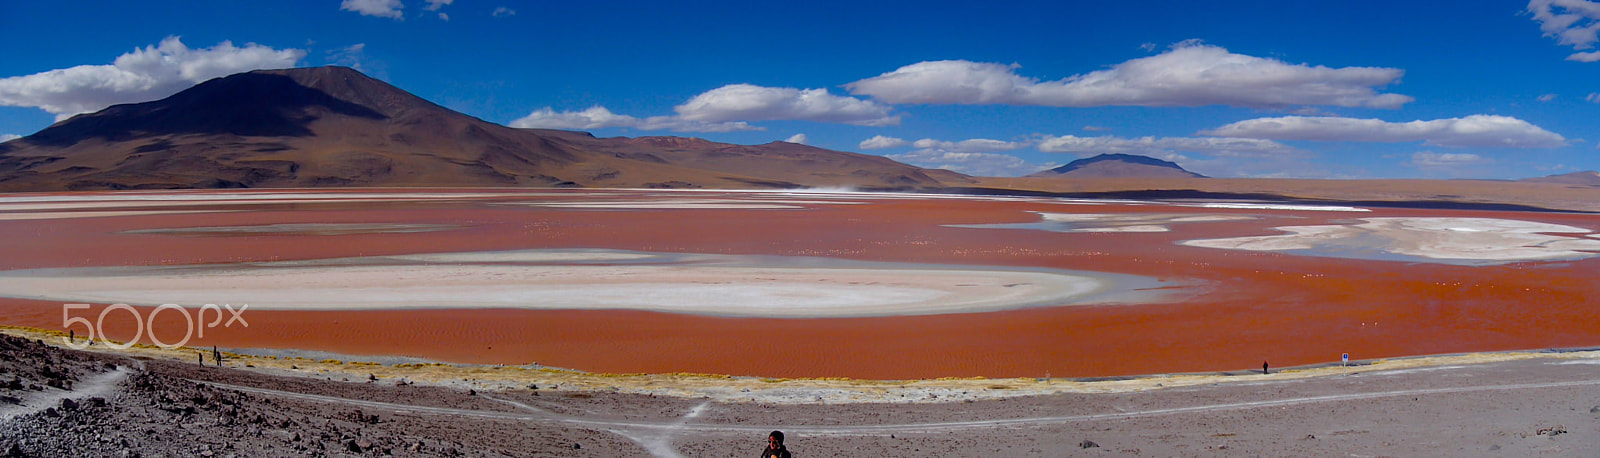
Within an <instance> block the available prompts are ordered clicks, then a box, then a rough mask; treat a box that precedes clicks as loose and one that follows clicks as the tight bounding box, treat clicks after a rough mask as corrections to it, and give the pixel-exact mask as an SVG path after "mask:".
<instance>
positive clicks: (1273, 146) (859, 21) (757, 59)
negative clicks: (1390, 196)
mask: <svg viewBox="0 0 1600 458" xmlns="http://www.w3.org/2000/svg"><path fill="white" fill-rule="evenodd" d="M570 3H576V2H563V3H561V4H556V3H545V2H538V3H535V2H518V1H506V0H497V1H490V2H483V1H478V0H451V1H449V2H444V1H440V0H432V1H429V0H329V1H319V2H311V1H296V2H242V1H241V2H180V1H170V2H78V1H71V0H58V1H48V2H4V3H0V49H5V50H6V58H5V59H0V136H5V135H28V134H31V133H33V132H36V131H38V130H40V129H43V128H45V127H47V126H48V125H50V123H52V122H54V121H55V120H57V119H58V117H60V118H61V119H64V118H65V117H68V116H71V115H72V114H75V113H77V112H82V111H92V110H96V109H99V108H103V107H104V106H107V105H110V104H113V103H126V102H137V101H146V100H154V99H158V98H161V97H164V96H166V95H170V94H171V93H173V92H176V91H178V90H182V89H183V88H185V87H187V86H190V85H193V84H195V83H196V82H199V81H204V80H205V79H207V78H211V77H216V76H221V75H225V74H228V73H233V72H237V71H246V70H250V69H254V68H276V67H286V66H301V67H305V66H319V65H346V66H352V67H355V68H357V69H359V70H362V71H364V72H366V73H367V74H369V75H372V76H374V77H377V78H380V79H383V80H385V81H388V82H390V83H392V84H394V85H396V86H399V87H400V88H402V89H405V90H407V91H410V92H412V93H415V94H417V95H419V96H421V97H423V98H426V99H429V100H432V101H434V102H436V103H439V104H441V105H444V106H446V107H449V108H452V109H455V110H458V111H462V112H464V113H467V114H470V115H473V116H477V117H479V118H482V119H484V120H487V121H491V122H496V123H501V124H506V125H512V126H517V127H553V128H572V129H578V130H588V131H591V132H594V133H595V134H596V135H600V136H617V135H624V136H642V135H681V136H696V137H704V138H708V139H711V140H716V141H724V142H731V143H743V144H753V143H765V142H769V141H778V140H793V141H803V142H805V143H807V144H811V145H814V146H819V147H824V148H830V149H837V150H843V151H856V152H863V153H868V154H881V155H886V156H889V157H892V158H896V159H898V160H901V161H903V162H908V163H913V164H916V165H921V166H927V167H945V168H951V169H953V170H957V171H961V172H966V173H972V174H980V175H1020V174H1026V173H1031V172H1033V171H1037V170H1041V169H1044V168H1046V167H1049V166H1052V165H1060V164H1064V163H1066V162H1070V161H1072V160H1073V159H1077V158H1079V157H1085V156H1088V155H1093V154H1095V153H1099V152H1124V153H1134V154H1146V155H1150V156H1154V157H1159V158H1163V159H1169V160H1175V161H1177V162H1178V163H1179V164H1181V165H1183V166H1185V167H1186V168H1189V169H1191V170H1195V171H1198V172H1201V173H1205V174H1207V175H1211V176H1221V177H1313V178H1407V177H1424V178H1523V177H1531V176H1542V175H1548V174H1554V173H1566V172H1572V171H1578V170H1592V169H1600V158H1597V155H1596V154H1597V153H1600V150H1597V149H1596V145H1597V140H1600V132H1597V131H1596V129H1597V127H1600V126H1597V123H1596V122H1595V120H1597V119H1600V117H1597V116H1596V114H1597V113H1600V78H1597V76H1600V53H1596V52H1595V50H1596V45H1597V44H1600V40H1597V39H1596V30H1597V29H1600V3H1592V2H1587V1H1579V0H1536V1H1534V2H1531V3H1521V2H1503V3H1494V2H1473V3H1470V4H1467V5H1468V6H1460V5H1457V6H1453V7H1440V6H1439V5H1438V4H1434V3H1430V2H1362V1H1351V2H1319V3H1313V2H1283V1H1271V2H1247V1H1237V2H1139V1H1123V2H1040V3H1019V4H1008V5H978V4H976V3H971V2H954V3H948V4H939V3H931V2H900V3H871V4H862V3H859V2H837V3H826V2H805V3H793V4H780V3H774V2H636V3H611V4H605V5H578V4H570Z"/></svg>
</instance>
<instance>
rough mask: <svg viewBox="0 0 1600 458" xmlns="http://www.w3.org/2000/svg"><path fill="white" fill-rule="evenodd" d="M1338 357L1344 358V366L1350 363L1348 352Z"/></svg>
mask: <svg viewBox="0 0 1600 458" xmlns="http://www.w3.org/2000/svg"><path fill="white" fill-rule="evenodd" d="M1339 359H1341V360H1344V365H1346V366H1349V365H1350V354H1349V353H1345V354H1344V355H1342V356H1340V357H1339Z"/></svg>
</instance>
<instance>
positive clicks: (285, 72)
mask: <svg viewBox="0 0 1600 458" xmlns="http://www.w3.org/2000/svg"><path fill="white" fill-rule="evenodd" d="M243 75H273V76H282V77H287V78H289V79H290V80H292V81H294V82H295V83H297V84H299V85H301V86H304V87H306V88H310V89H315V90H318V91H322V92H323V93H324V94H327V95H329V96H331V97H333V98H335V99H338V100H341V101H345V102H349V103H353V104H356V105H360V106H363V107H367V108H370V109H372V110H374V111H377V112H379V113H382V114H383V115H384V116H389V117H399V116H401V115H403V114H405V113H406V112H408V111H411V110H416V109H440V110H443V109H445V108H444V107H440V106H438V105H436V104H434V103H433V102H429V101H427V100H423V99H422V98H421V97H417V96H415V95H412V94H411V93H410V92H406V91H405V90H403V89H400V88H397V87H394V86H393V85H391V84H389V83H385V82H383V81H381V80H378V79H377V78H373V77H370V76H367V75H366V74H364V73H361V72H360V71H357V70H356V69H353V68H350V67H339V66H327V67H305V68H285V69H278V70H256V71H253V72H250V73H245V74H243ZM238 76H242V75H233V76H229V77H227V78H234V77H238ZM227 78H224V79H227Z"/></svg>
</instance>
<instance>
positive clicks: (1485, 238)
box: [1182, 217, 1600, 262]
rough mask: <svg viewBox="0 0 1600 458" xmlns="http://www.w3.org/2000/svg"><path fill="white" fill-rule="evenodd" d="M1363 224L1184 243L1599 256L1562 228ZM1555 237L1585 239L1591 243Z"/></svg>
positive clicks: (1396, 220)
mask: <svg viewBox="0 0 1600 458" xmlns="http://www.w3.org/2000/svg"><path fill="white" fill-rule="evenodd" d="M1361 221H1363V222H1362V223H1361V224H1354V225H1321V226H1285V227H1279V228H1277V229H1279V230H1282V231H1285V232H1288V234H1284V235H1263V236H1254V237H1233V238H1222V239H1205V240H1188V241H1184V242H1182V244H1184V245H1189V246H1197V247H1207V248H1222V249H1231V250H1250V251H1286V250H1333V251H1345V252H1359V251H1361V250H1363V249H1364V250H1367V251H1378V252H1383V253H1389V254H1396V255H1404V256H1413V257H1417V258H1423V259H1439V260H1467V261H1490V262H1511V261H1538V260H1556V259H1578V258H1586V257H1591V256H1595V255H1596V253H1595V251H1600V240H1593V235H1594V234H1590V232H1592V231H1591V230H1589V229H1585V228H1581V227H1573V226H1566V225H1561V224H1549V223H1540V222H1533V221H1520V220H1510V219H1498V218H1449V217H1438V218H1431V217H1392V218H1365V219H1362V220H1361ZM1556 234H1586V235H1588V236H1589V238H1580V237H1583V236H1571V235H1556ZM1352 249H1356V250H1352ZM1311 254H1317V253H1315V252H1313V253H1311Z"/></svg>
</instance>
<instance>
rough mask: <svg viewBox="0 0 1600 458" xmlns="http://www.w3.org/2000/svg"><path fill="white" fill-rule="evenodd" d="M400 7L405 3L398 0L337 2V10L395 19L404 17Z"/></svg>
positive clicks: (347, 0) (346, 0) (403, 6)
mask: <svg viewBox="0 0 1600 458" xmlns="http://www.w3.org/2000/svg"><path fill="white" fill-rule="evenodd" d="M429 3H432V2H429ZM445 3H449V2H445ZM402 8H405V5H402V4H400V0H344V2H343V3H340V4H339V10H341V11H354V12H357V13H361V15H362V16H374V17H386V18H391V19H395V20H402V19H403V18H404V14H402V13H401V12H400V10H401V9H402Z"/></svg>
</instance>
